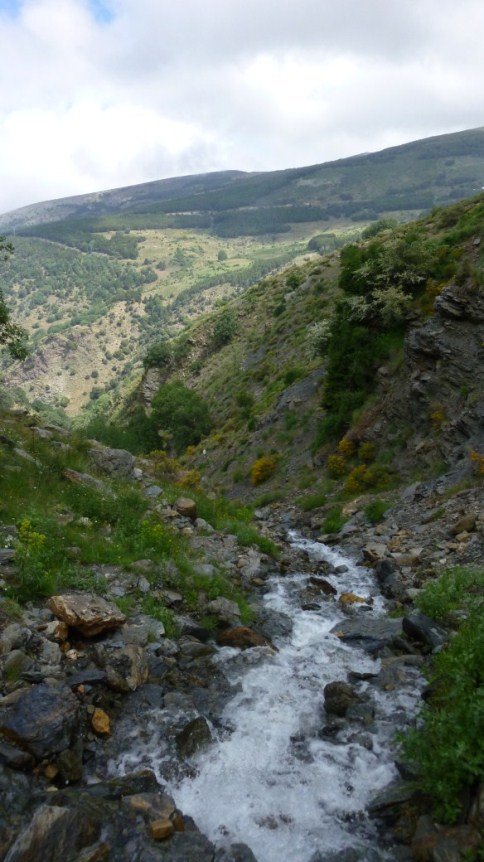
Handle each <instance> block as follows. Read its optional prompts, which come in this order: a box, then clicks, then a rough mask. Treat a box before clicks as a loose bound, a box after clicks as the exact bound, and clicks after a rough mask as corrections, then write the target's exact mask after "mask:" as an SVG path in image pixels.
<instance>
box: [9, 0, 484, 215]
mask: <svg viewBox="0 0 484 862" xmlns="http://www.w3.org/2000/svg"><path fill="white" fill-rule="evenodd" d="M2 13H3V14H2ZM483 33H484V3H483V2H482V0H460V2H459V3H458V4H457V3H455V0H407V2H406V3H402V2H401V0H338V2H335V0H0V80H2V81H5V82H7V86H4V87H0V212H6V211H7V210H11V209H14V208H17V207H20V206H23V205H25V204H29V203H34V202H36V201H39V200H49V199H53V198H56V197H65V196H67V195H75V194H83V193H86V192H93V191H98V190H101V189H105V188H115V187H117V186H121V185H130V184H135V183H140V182H145V181H148V180H154V179H160V178H162V177H167V176H177V175H180V174H189V173H202V172H206V171H212V170H223V169H227V168H237V169H241V170H271V169H277V168H287V167H295V166H297V165H304V164H315V163H318V162H324V161H328V160H331V159H337V158H341V157H344V156H349V155H353V154H356V153H360V152H368V151H372V150H378V149H383V148H384V147H388V146H393V145H395V144H400V143H403V142H405V141H409V140H415V139H417V138H424V137H427V136H429V135H436V134H442V133H445V132H452V131H457V130H459V129H465V128H473V127H476V126H483V125H484V103H483V99H482V81H483V80H484V51H483V50H482V34H483ZM13 84H14V85H13ZM479 184H480V185H484V178H482V179H481V181H480V183H479Z"/></svg>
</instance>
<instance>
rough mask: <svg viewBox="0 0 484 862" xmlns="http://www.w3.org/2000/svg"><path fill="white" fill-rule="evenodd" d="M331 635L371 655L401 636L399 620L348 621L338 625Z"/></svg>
mask: <svg viewBox="0 0 484 862" xmlns="http://www.w3.org/2000/svg"><path fill="white" fill-rule="evenodd" d="M331 633H332V634H334V635H336V636H337V637H339V638H341V640H342V641H345V642H347V643H350V644H353V643H354V644H356V645H358V646H360V647H362V648H363V649H364V650H366V652H369V653H370V654H371V655H373V654H377V653H378V652H380V650H382V649H383V648H384V647H386V646H388V644H390V643H391V641H392V640H393V638H394V637H397V636H399V635H401V634H402V623H401V620H399V619H395V620H394V619H390V618H388V617H386V618H383V619H380V618H379V619H375V618H373V617H370V618H368V619H348V620H342V622H340V623H338V624H337V625H336V626H335V627H334V628H333V629H331Z"/></svg>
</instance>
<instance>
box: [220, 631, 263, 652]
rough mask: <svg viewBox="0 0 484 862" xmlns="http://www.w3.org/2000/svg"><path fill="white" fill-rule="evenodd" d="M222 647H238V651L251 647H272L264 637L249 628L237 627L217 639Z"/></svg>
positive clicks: (221, 634)
mask: <svg viewBox="0 0 484 862" xmlns="http://www.w3.org/2000/svg"><path fill="white" fill-rule="evenodd" d="M217 643H218V644H219V645H220V646H230V647H236V648H237V649H250V648H251V647H259V646H272V644H271V643H270V641H268V640H267V638H265V637H263V636H262V635H260V634H258V633H257V632H255V631H254V630H253V629H250V628H249V627H248V626H237V627H236V628H233V629H226V630H225V631H223V632H220V634H219V635H218V637H217Z"/></svg>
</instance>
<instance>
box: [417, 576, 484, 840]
mask: <svg viewBox="0 0 484 862" xmlns="http://www.w3.org/2000/svg"><path fill="white" fill-rule="evenodd" d="M483 597H484V570H483V569H472V568H469V567H456V568H454V569H449V570H447V571H446V572H444V573H443V574H442V576H441V577H440V578H439V579H438V580H437V581H436V582H433V583H430V584H428V585H427V586H426V588H425V589H424V590H423V591H422V593H421V594H420V595H419V597H418V604H419V607H420V609H421V610H422V611H424V613H427V614H429V615H430V616H432V617H433V618H434V619H437V620H439V621H442V620H445V619H446V618H447V617H448V615H449V614H451V612H452V611H454V610H457V609H459V610H463V611H464V612H465V614H466V619H465V620H464V622H463V623H462V624H461V626H460V628H459V630H458V632H457V633H456V634H455V635H454V637H453V638H452V639H451V640H450V642H449V644H448V646H447V647H446V648H445V649H443V650H442V652H440V653H439V654H438V655H437V656H436V657H435V661H434V665H433V669H432V675H431V682H432V696H431V699H430V702H429V703H428V704H427V705H426V706H425V707H424V709H423V712H422V714H421V716H420V725H419V726H418V727H417V728H416V729H415V730H413V731H411V732H410V733H409V734H408V735H407V737H406V738H405V739H404V740H403V751H404V755H405V757H406V758H407V760H409V761H410V762H411V763H412V764H413V766H414V768H415V769H416V771H417V775H418V786H419V788H420V789H421V790H422V791H423V792H424V793H426V794H428V796H429V798H430V799H431V800H432V806H433V813H434V816H435V817H437V818H438V819H440V820H443V821H445V822H448V823H453V822H455V821H456V820H458V818H459V817H460V815H461V813H462V812H463V810H464V808H465V806H466V805H467V800H468V794H469V791H471V790H472V788H473V787H474V786H475V785H476V783H477V782H478V780H479V778H480V777H482V773H483V771H484V746H483V743H482V727H483V724H484V699H483V697H482V693H483V683H484V668H483V664H482V656H483V655H484V616H483V613H482V610H483Z"/></svg>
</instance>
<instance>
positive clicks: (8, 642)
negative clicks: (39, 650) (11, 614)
mask: <svg viewBox="0 0 484 862" xmlns="http://www.w3.org/2000/svg"><path fill="white" fill-rule="evenodd" d="M30 637H31V631H30V629H28V628H27V627H26V626H21V625H19V623H10V625H8V626H6V628H4V630H3V632H1V634H0V655H6V653H9V652H11V650H13V649H21V648H22V647H25V646H26V645H27V643H28V641H29V639H30Z"/></svg>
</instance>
